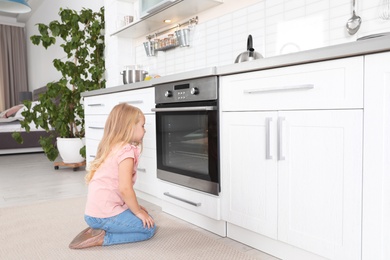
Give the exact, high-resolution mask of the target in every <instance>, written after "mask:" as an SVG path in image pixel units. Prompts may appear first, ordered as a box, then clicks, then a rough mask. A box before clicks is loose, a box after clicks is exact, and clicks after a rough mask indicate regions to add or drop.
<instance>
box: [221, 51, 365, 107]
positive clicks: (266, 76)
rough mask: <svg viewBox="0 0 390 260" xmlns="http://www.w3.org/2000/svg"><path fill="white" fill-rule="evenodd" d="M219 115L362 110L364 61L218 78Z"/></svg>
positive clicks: (354, 58)
mask: <svg viewBox="0 0 390 260" xmlns="http://www.w3.org/2000/svg"><path fill="white" fill-rule="evenodd" d="M220 92H221V109H222V111H249V110H288V109H335V108H363V58H362V57H353V58H346V59H340V60H332V61H324V62H317V63H311V64H304V65H297V66H290V67H283V68H277V69H270V70H262V71H256V72H249V73H242V74H237V75H231V76H226V77H222V78H221V87H220Z"/></svg>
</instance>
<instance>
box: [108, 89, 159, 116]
mask: <svg viewBox="0 0 390 260" xmlns="http://www.w3.org/2000/svg"><path fill="white" fill-rule="evenodd" d="M110 99H112V100H114V104H113V106H115V105H117V104H120V103H127V104H129V105H132V106H135V107H138V108H139V109H141V111H142V112H143V113H144V114H152V113H153V112H152V108H154V107H155V104H154V88H145V89H137V90H132V91H126V92H118V93H115V94H113V96H112V97H110Z"/></svg>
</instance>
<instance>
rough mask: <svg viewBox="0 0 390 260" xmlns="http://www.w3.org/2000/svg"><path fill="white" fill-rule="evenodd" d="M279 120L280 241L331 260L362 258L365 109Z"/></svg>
mask: <svg viewBox="0 0 390 260" xmlns="http://www.w3.org/2000/svg"><path fill="white" fill-rule="evenodd" d="M278 116H279V121H280V122H281V123H280V131H281V132H280V138H281V143H280V145H279V146H280V149H281V151H280V153H281V157H282V158H283V160H280V161H278V177H279V187H278V197H279V201H278V202H279V204H278V214H279V215H278V239H279V240H281V241H284V242H286V243H288V244H291V245H294V246H297V247H300V248H303V249H306V250H308V251H310V252H314V253H317V254H319V255H321V256H324V257H326V258H329V259H343V260H346V259H351V260H352V259H353V260H356V259H361V214H362V212H361V203H362V201H361V197H362V194H361V193H362V110H327V111H295V112H294V111H291V112H279V114H278Z"/></svg>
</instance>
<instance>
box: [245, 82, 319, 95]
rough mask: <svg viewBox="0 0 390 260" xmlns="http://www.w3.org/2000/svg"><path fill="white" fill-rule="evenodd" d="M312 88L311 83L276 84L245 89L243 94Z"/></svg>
mask: <svg viewBox="0 0 390 260" xmlns="http://www.w3.org/2000/svg"><path fill="white" fill-rule="evenodd" d="M312 88H314V85H313V84H302V85H291V86H276V87H262V88H257V89H246V90H244V93H245V94H252V93H261V92H277V91H286V90H306V89H312Z"/></svg>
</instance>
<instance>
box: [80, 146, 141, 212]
mask: <svg viewBox="0 0 390 260" xmlns="http://www.w3.org/2000/svg"><path fill="white" fill-rule="evenodd" d="M139 154H140V151H139V148H138V147H137V146H134V145H131V144H126V145H125V146H123V147H122V148H120V149H113V150H112V151H111V153H110V154H109V155H108V156H107V158H106V160H105V161H104V162H103V163H102V164H101V165H100V167H99V168H98V169H97V171H96V172H95V175H94V176H93V178H92V180H91V181H90V182H89V184H88V198H87V204H86V207H85V214H86V215H88V216H91V217H95V218H108V217H112V216H115V215H118V214H120V213H122V212H123V211H125V210H126V209H128V207H127V205H126V204H125V202H124V201H123V199H122V197H121V195H120V193H119V163H120V162H122V161H123V160H124V159H126V158H133V159H134V169H133V172H132V173H129V174H132V175H133V176H132V179H133V184H134V183H135V181H136V179H137V165H138V157H139Z"/></svg>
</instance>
